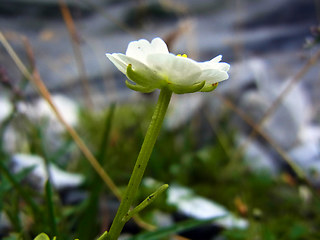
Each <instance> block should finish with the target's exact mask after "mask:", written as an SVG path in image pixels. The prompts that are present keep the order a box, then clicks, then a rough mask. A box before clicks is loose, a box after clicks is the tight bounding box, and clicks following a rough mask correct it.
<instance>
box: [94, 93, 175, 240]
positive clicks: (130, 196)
mask: <svg viewBox="0 0 320 240" xmlns="http://www.w3.org/2000/svg"><path fill="white" fill-rule="evenodd" d="M171 95H172V91H171V90H169V89H167V88H163V89H161V92H160V95H159V99H158V102H157V105H156V109H155V111H154V113H153V116H152V119H151V123H150V125H149V128H148V130H147V133H146V136H145V139H144V141H143V144H142V147H141V150H140V153H139V156H138V158H137V161H136V164H135V166H134V169H133V172H132V175H131V178H130V180H129V183H128V186H127V189H126V191H125V193H124V195H123V198H122V201H121V203H120V206H119V209H118V212H117V214H116V216H115V218H114V220H113V223H112V225H111V227H110V231H109V232H108V233H107V234H103V235H101V236H100V237H99V238H98V240H117V239H118V237H119V235H120V233H121V231H122V228H123V227H124V225H125V223H126V219H125V216H126V215H127V214H128V212H129V210H130V207H131V206H132V203H133V200H134V198H135V195H136V193H137V192H138V188H139V185H140V182H141V180H142V177H143V174H144V171H145V169H146V166H147V164H148V161H149V158H150V156H151V153H152V150H153V147H154V144H155V142H156V140H157V137H158V135H159V132H160V129H161V125H162V123H163V120H164V116H165V114H166V112H167V109H168V105H169V102H170V99H171Z"/></svg>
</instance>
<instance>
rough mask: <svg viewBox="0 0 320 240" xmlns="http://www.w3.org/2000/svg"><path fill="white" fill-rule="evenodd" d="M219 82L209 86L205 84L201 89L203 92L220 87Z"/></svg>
mask: <svg viewBox="0 0 320 240" xmlns="http://www.w3.org/2000/svg"><path fill="white" fill-rule="evenodd" d="M218 84H219V83H214V84H210V85H208V86H204V87H203V88H202V89H201V92H211V91H213V90H215V89H216V88H217V87H218Z"/></svg>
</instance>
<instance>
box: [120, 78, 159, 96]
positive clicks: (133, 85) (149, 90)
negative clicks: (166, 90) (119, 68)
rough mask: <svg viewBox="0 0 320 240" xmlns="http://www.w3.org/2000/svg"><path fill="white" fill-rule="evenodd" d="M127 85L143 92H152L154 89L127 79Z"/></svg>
mask: <svg viewBox="0 0 320 240" xmlns="http://www.w3.org/2000/svg"><path fill="white" fill-rule="evenodd" d="M126 86H127V87H128V88H130V89H131V90H134V91H138V92H142V93H150V92H153V91H154V88H148V87H143V86H141V85H138V84H132V83H130V82H129V81H128V80H126Z"/></svg>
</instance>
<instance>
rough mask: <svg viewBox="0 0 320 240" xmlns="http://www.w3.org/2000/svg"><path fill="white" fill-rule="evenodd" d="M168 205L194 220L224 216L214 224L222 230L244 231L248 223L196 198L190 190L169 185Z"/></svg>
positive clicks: (200, 198)
mask: <svg viewBox="0 0 320 240" xmlns="http://www.w3.org/2000/svg"><path fill="white" fill-rule="evenodd" d="M167 201H168V204H170V205H173V206H175V207H176V208H177V209H178V212H180V213H182V214H184V215H186V216H188V217H192V218H195V219H209V218H213V217H221V216H225V217H223V218H221V219H217V220H216V221H215V223H216V224H217V225H219V226H222V227H224V228H240V229H246V228H247V227H248V222H247V221H246V220H244V219H242V218H238V217H236V216H234V215H233V214H232V213H230V212H229V211H228V210H227V209H226V208H225V207H223V206H221V205H219V204H217V203H215V202H213V201H210V200H208V199H206V198H203V197H200V196H197V195H196V194H195V193H193V192H192V191H191V190H190V189H188V188H184V187H181V186H174V185H171V186H170V188H169V189H168V199H167Z"/></svg>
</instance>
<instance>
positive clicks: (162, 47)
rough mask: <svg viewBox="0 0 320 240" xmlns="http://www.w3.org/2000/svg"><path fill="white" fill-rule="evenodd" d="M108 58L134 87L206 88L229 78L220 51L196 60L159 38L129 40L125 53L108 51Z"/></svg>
mask: <svg viewBox="0 0 320 240" xmlns="http://www.w3.org/2000/svg"><path fill="white" fill-rule="evenodd" d="M106 56H107V57H108V58H109V59H110V61H111V62H112V63H113V64H114V65H115V66H116V67H117V68H118V69H119V70H120V71H121V72H122V73H123V74H125V75H126V76H127V78H128V79H129V80H131V81H128V80H127V81H126V85H127V86H128V87H129V88H131V89H133V90H136V91H140V92H152V91H154V90H155V89H157V88H159V89H162V88H164V87H168V88H169V89H171V90H172V91H173V92H175V93H178V94H180V93H190V92H197V91H203V92H209V91H212V90H214V89H215V88H216V87H217V85H218V82H221V81H223V80H226V79H228V77H229V76H228V73H227V71H228V70H229V68H230V65H229V64H227V63H223V62H220V61H221V58H222V56H221V55H219V56H217V57H215V58H213V59H212V60H210V61H207V62H196V61H194V60H192V59H190V58H187V56H186V55H183V56H181V55H178V56H176V55H174V54H172V53H169V51H168V48H167V45H166V44H165V42H164V41H163V40H162V39H161V38H155V39H153V40H152V41H151V43H150V42H148V41H147V40H145V39H141V40H138V41H133V42H130V43H129V45H128V48H127V51H126V54H125V55H124V54H121V53H113V54H109V53H107V54H106Z"/></svg>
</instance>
